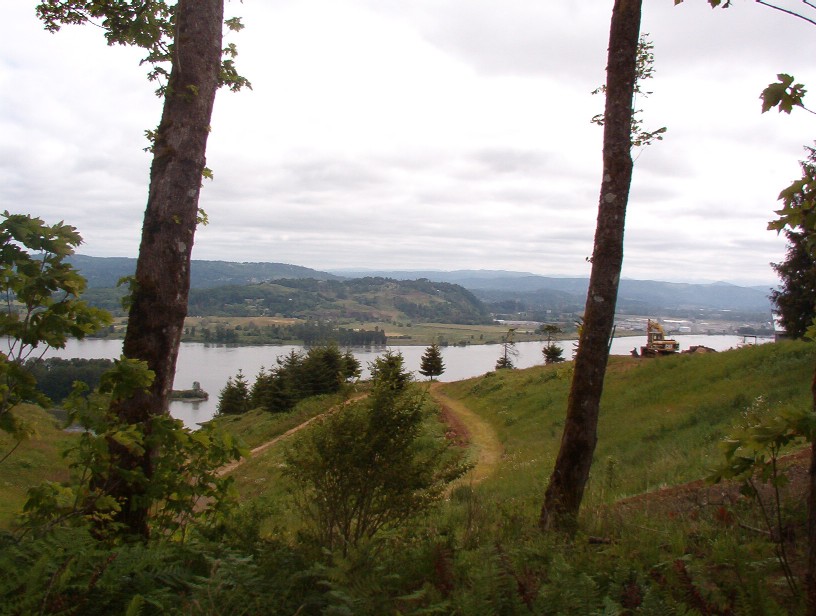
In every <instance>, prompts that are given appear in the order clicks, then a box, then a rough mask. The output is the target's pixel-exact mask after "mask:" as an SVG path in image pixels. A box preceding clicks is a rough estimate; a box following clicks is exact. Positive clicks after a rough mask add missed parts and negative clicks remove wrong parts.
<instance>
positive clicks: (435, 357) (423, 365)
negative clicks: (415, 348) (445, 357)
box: [419, 342, 445, 381]
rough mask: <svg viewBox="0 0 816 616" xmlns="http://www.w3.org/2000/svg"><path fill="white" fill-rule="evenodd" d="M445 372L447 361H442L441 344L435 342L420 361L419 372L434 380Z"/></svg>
mask: <svg viewBox="0 0 816 616" xmlns="http://www.w3.org/2000/svg"><path fill="white" fill-rule="evenodd" d="M443 372H445V362H443V361H442V352H441V351H440V350H439V345H438V344H437V343H436V342H434V343H433V344H431V346H429V347H428V348H427V349H425V352H424V353H423V354H422V358H421V359H420V362H419V373H420V374H421V375H422V376H427V377H428V378H430V379H431V380H432V381H433V379H434V377H435V376H439V375H440V374H442V373H443Z"/></svg>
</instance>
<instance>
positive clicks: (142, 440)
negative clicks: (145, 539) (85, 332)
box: [22, 357, 243, 538]
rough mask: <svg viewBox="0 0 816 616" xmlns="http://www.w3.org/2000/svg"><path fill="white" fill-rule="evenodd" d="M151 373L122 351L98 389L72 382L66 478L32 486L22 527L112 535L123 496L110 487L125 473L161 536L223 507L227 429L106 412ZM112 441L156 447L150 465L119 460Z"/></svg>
mask: <svg viewBox="0 0 816 616" xmlns="http://www.w3.org/2000/svg"><path fill="white" fill-rule="evenodd" d="M152 380H153V373H152V372H151V371H150V370H148V369H147V365H146V363H145V362H142V361H138V360H131V359H126V358H124V357H123V358H121V359H119V360H117V361H115V362H114V367H113V368H112V369H111V370H109V371H108V372H106V373H105V374H104V375H103V376H102V379H101V382H100V386H99V389H98V390H97V391H95V392H92V393H91V394H90V395H88V393H87V392H88V388H87V386H85V385H84V384H82V383H79V384H77V386H76V387H75V389H74V392H72V394H71V396H69V398H68V400H67V401H66V404H65V406H66V408H67V409H68V410H69V422H74V421H75V422H78V423H79V424H80V425H81V426H82V427H83V428H84V429H85V431H84V432H83V433H82V435H81V436H80V438H79V440H78V442H77V443H76V445H75V446H73V447H72V448H71V449H69V450H68V452H67V453H66V456H67V457H68V459H69V460H71V462H70V467H71V469H72V471H73V477H72V481H70V482H68V483H56V482H45V483H42V484H41V485H39V486H36V487H34V488H31V490H30V491H29V498H28V501H27V503H26V505H25V507H24V515H23V520H22V526H23V527H24V528H26V529H28V530H31V531H35V532H36V533H38V534H40V533H43V532H45V531H48V530H49V529H51V528H53V527H55V526H63V525H71V526H74V525H79V526H84V525H87V524H91V525H93V527H94V529H95V533H96V535H97V536H98V537H110V538H115V537H116V535H117V534H118V532H119V530H120V529H119V528H118V527H117V526H116V524H115V523H114V522H113V520H114V519H115V516H116V513H117V512H118V511H119V510H120V508H121V503H120V502H119V501H118V500H117V499H116V498H114V497H112V496H111V493H112V490H111V488H112V486H114V485H116V484H118V483H120V482H123V481H126V482H128V483H129V484H130V485H135V486H138V487H139V488H140V490H139V493H140V494H142V495H143V496H142V498H144V499H145V502H147V503H148V504H149V505H150V506H151V512H150V513H151V515H150V524H151V528H152V530H153V531H154V533H155V534H157V535H159V536H170V535H178V536H181V537H183V536H184V534H185V532H186V530H187V527H188V526H189V524H190V523H191V521H193V520H196V519H197V520H199V521H200V520H203V519H208V518H209V519H212V518H214V517H217V516H218V515H220V514H221V513H222V512H223V510H224V509H225V508H228V507H229V502H230V501H229V498H228V497H229V494H230V485H231V481H232V480H231V479H228V478H224V477H221V476H219V474H218V469H219V468H220V467H221V466H223V465H224V464H226V463H227V462H229V461H231V460H233V459H238V458H240V457H241V455H242V454H243V450H242V449H241V447H240V446H239V445H238V443H236V442H235V440H234V439H233V437H232V436H231V435H229V434H228V433H220V432H217V431H216V430H214V428H213V427H212V426H206V427H204V428H203V429H201V430H198V431H196V432H192V431H190V430H189V429H187V428H184V426H183V423H182V422H181V421H180V420H177V419H173V418H172V417H170V416H168V415H161V416H156V417H153V418H151V420H150V422H148V423H143V424H133V423H129V422H127V421H125V420H123V419H122V418H119V417H116V416H114V415H113V413H111V411H110V408H111V403H113V402H115V401H117V400H121V399H124V398H127V397H130V396H132V395H133V393H134V392H136V391H144V390H146V389H147V388H148V387H149V386H150V383H151V382H152ZM111 443H115V444H116V446H117V447H120V448H123V449H125V450H127V451H129V452H131V453H141V452H144V451H147V450H150V451H155V452H156V455H155V456H154V459H153V466H152V468H151V469H149V471H148V470H147V469H144V468H141V469H137V470H133V469H126V468H122V467H120V466H118V463H117V458H116V456H115V455H113V454H112V452H111V447H109V445H110V444H111Z"/></svg>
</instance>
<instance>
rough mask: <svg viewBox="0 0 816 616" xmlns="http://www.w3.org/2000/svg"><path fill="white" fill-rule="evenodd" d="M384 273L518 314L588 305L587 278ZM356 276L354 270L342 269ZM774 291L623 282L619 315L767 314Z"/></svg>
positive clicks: (466, 272) (721, 285)
mask: <svg viewBox="0 0 816 616" xmlns="http://www.w3.org/2000/svg"><path fill="white" fill-rule="evenodd" d="M378 273H379V274H380V275H383V276H387V277H391V278H395V279H401V278H403V277H414V276H418V275H419V276H421V277H424V278H427V279H429V280H438V281H444V282H449V283H451V284H459V285H461V286H463V287H465V288H466V289H469V290H470V291H473V293H474V295H476V297H478V298H479V299H481V300H482V301H485V302H488V303H490V304H504V305H506V306H507V307H508V308H510V307H511V303H513V304H514V305H515V307H516V308H517V311H520V310H523V309H526V310H528V311H530V310H531V311H541V310H551V311H556V312H570V311H572V312H580V311H582V310H583V308H584V303H585V301H586V293H587V288H588V286H589V279H587V278H558V277H549V276H537V275H535V274H529V273H521V272H504V271H497V270H459V271H453V272H435V271H408V272H401V271H390V272H389V271H382V272H378ZM343 274H344V275H347V276H352V275H354V272H352V271H344V272H343ZM769 294H770V287H769V288H767V289H764V288H761V287H740V286H736V285H732V284H728V283H724V282H717V283H712V284H687V283H676V282H661V281H656V280H626V279H624V280H622V281H621V284H620V290H619V292H618V311H619V312H629V313H638V314H654V313H660V314H675V313H687V312H689V311H694V310H700V309H703V310H717V311H734V312H739V313H762V314H767V313H769V312H770V310H771V302H770V300H769V299H768V295H769Z"/></svg>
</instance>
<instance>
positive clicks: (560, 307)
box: [71, 255, 771, 316]
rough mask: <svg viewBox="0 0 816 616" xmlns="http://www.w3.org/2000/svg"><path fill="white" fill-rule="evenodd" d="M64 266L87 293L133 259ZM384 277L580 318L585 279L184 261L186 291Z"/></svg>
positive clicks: (678, 289) (752, 296)
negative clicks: (78, 276) (188, 269)
mask: <svg viewBox="0 0 816 616" xmlns="http://www.w3.org/2000/svg"><path fill="white" fill-rule="evenodd" d="M71 262H72V263H73V264H74V265H75V266H76V267H77V269H78V270H79V271H80V272H81V273H82V275H83V276H85V278H86V279H87V280H88V286H89V288H91V289H93V288H110V287H114V286H115V285H116V282H117V281H118V280H119V279H120V278H121V277H123V276H129V275H132V274H133V273H134V271H135V268H136V259H134V258H124V257H107V258H106V257H88V256H84V255H74V256H72V257H71ZM358 278H389V279H394V280H421V279H426V280H429V281H432V282H440V283H449V284H454V285H459V286H461V287H464V288H465V289H467V290H468V291H470V292H472V293H473V294H474V295H475V296H476V297H477V298H478V299H479V300H481V301H483V302H485V303H487V304H488V305H489V306H490V308H491V311H492V312H494V313H495V312H508V313H510V312H523V311H526V312H536V313H540V312H542V311H543V312H546V311H553V312H561V313H563V312H571V311H572V312H580V311H582V310H583V306H584V301H585V298H586V292H587V287H588V284H589V281H588V279H587V278H570V277H556V276H539V275H535V274H531V273H529V272H511V271H503V270H456V271H448V272H445V271H431V270H416V271H393V270H391V271H389V270H374V269H372V270H353V271H352V270H342V271H334V272H323V271H319V270H314V269H310V268H307V267H301V266H298V265H291V264H285V263H235V262H229V261H199V260H193V262H192V287H193V289H212V288H216V287H225V286H233V287H234V286H244V285H251V284H258V283H263V282H269V281H273V280H283V279H290V280H297V279H314V280H343V279H347V280H349V279H358ZM769 293H770V287H768V288H762V287H741V286H737V285H733V284H729V283H722V282H719V283H712V284H688V283H674V282H662V281H654V280H628V279H624V280H622V281H621V286H620V292H619V295H618V311H619V312H625V313H636V314H679V313H690V312H693V311H695V310H704V311H733V312H735V313H750V314H755V315H768V316H769V312H770V310H771V302H770V300H769V299H768V295H769Z"/></svg>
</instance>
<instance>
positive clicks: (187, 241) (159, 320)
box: [111, 0, 224, 537]
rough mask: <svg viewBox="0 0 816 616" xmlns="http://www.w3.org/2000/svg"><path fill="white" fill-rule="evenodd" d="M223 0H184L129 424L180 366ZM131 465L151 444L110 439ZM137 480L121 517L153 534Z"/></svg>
mask: <svg viewBox="0 0 816 616" xmlns="http://www.w3.org/2000/svg"><path fill="white" fill-rule="evenodd" d="M223 21H224V1H223V0H179V2H178V4H177V5H176V28H177V29H176V35H175V40H174V45H173V61H172V67H171V72H170V78H169V80H168V84H167V92H166V94H165V99H164V108H163V111H162V118H161V123H160V124H159V128H158V131H157V135H156V140H155V142H154V151H153V162H152V166H151V169H150V188H149V193H148V199H147V208H146V210H145V215H144V223H143V227H142V239H141V245H140V247H139V258H138V261H137V265H136V276H135V284H134V287H133V290H132V303H131V307H130V313H129V317H128V327H127V333H126V335H125V340H124V345H123V353H124V355H125V356H126V357H128V358H131V359H140V360H143V361H146V362H147V365H148V367H149V368H150V369H151V370H152V371H153V372H154V373H155V380H154V381H153V385H152V388H151V390H150V391H149V392H143V393H139V394H137V395H136V396H134V397H132V398H130V399H128V400H124V401H122V402H120V403H119V404H117V405H116V407H115V412H116V413H117V414H118V416H119V417H120V419H121V420H123V421H125V422H126V423H129V424H136V423H146V422H148V421H149V420H150V418H151V417H153V416H155V415H159V414H162V413H166V412H167V408H168V401H169V396H170V391H171V390H172V387H173V378H174V376H175V372H176V358H177V357H178V350H179V344H180V342H181V334H182V330H183V328H184V318H185V317H186V316H187V296H188V293H189V289H190V258H191V254H192V248H193V238H194V235H195V230H196V219H197V216H198V197H199V191H200V189H201V181H202V172H203V170H204V167H205V161H206V158H205V153H206V147H207V137H208V135H209V132H210V118H211V116H212V110H213V103H214V100H215V93H216V90H217V89H218V78H219V72H220V68H221V45H222V43H221V36H222V34H221V29H222V24H223ZM111 453H112V454H115V457H116V459H117V461H118V463H119V465H120V466H121V467H123V468H125V469H128V468H134V469H135V468H139V467H140V468H141V469H142V471H143V472H144V473H145V476H146V477H148V478H149V477H150V476H151V475H152V464H151V457H152V454H151V452H147V453H146V454H145V455H144V456H133V455H131V454H130V453H128V452H127V451H126V450H124V449H122V448H121V447H118V446H117V445H116V444H115V443H111ZM133 487H134V486H133V484H132V483H130V482H129V481H127V480H125V479H122V480H120V481H119V482H118V483H117V485H116V486H114V489H113V494H114V495H116V496H118V497H119V498H121V499H122V501H123V502H124V508H123V511H122V519H120V520H119V521H120V522H124V523H125V525H126V526H127V527H128V528H129V529H130V531H131V532H133V533H135V534H140V535H143V536H145V537H147V532H148V531H147V509H148V507H149V503H144V502H143V500H144V499H143V498H142V499H140V498H139V495H138V494H135V493H134V490H133Z"/></svg>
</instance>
